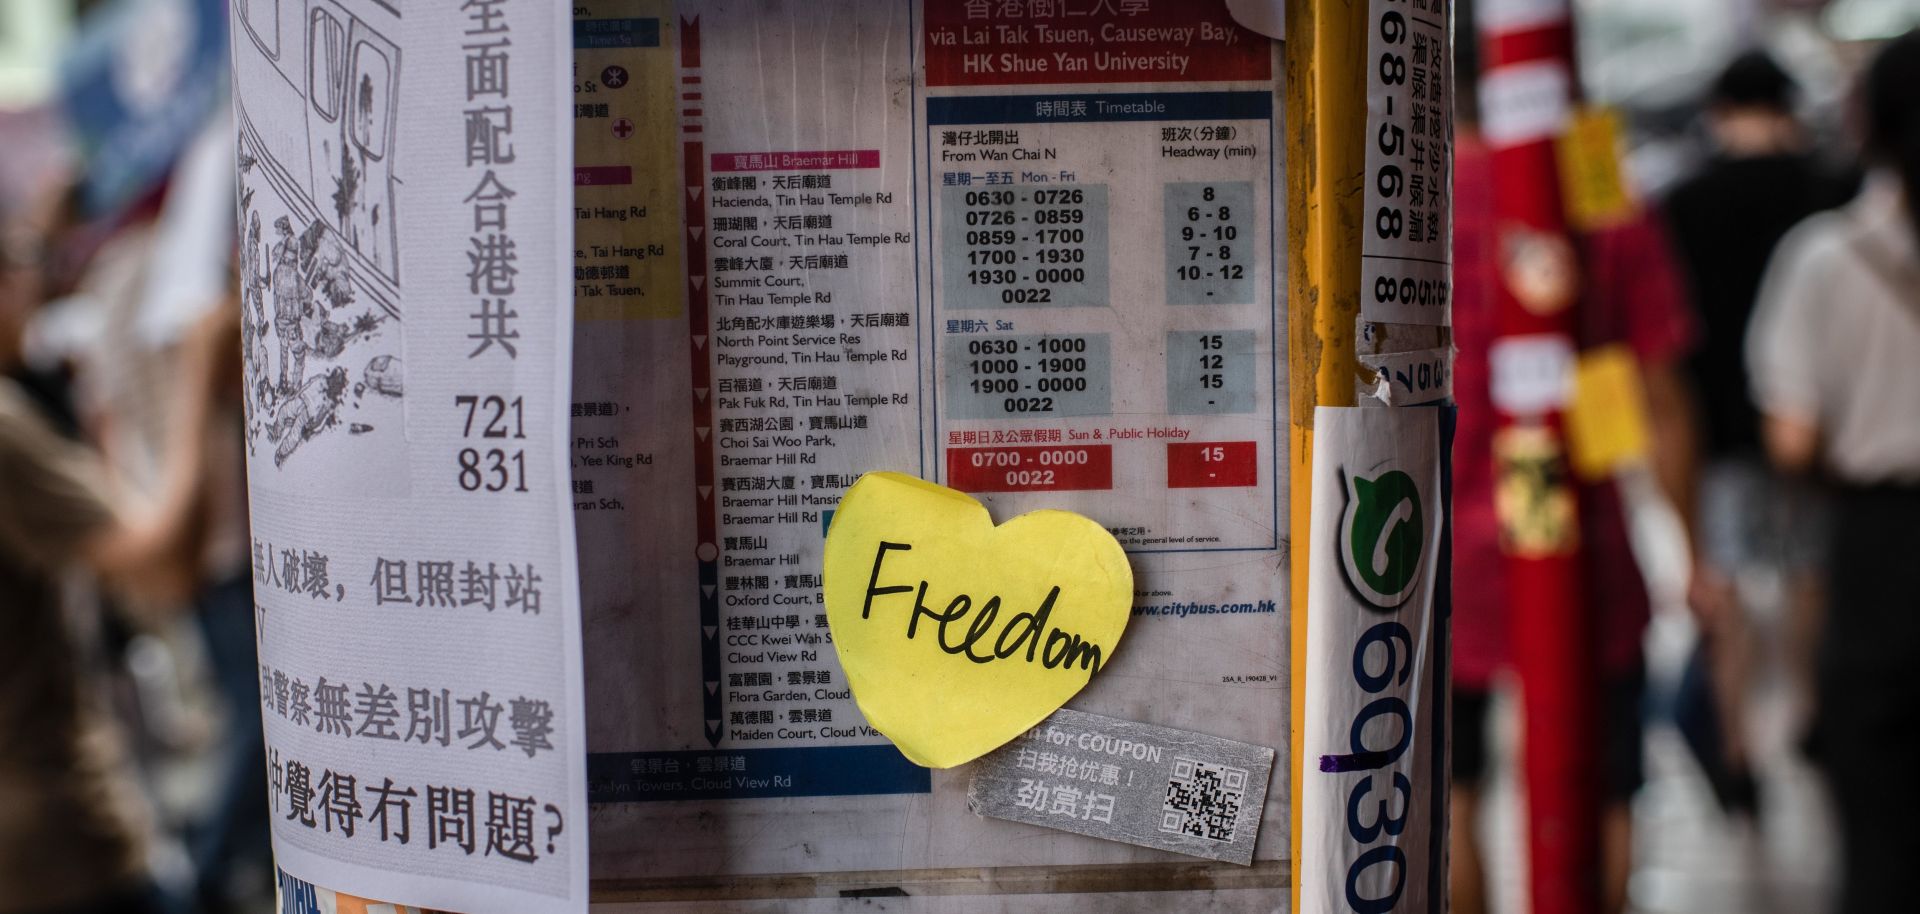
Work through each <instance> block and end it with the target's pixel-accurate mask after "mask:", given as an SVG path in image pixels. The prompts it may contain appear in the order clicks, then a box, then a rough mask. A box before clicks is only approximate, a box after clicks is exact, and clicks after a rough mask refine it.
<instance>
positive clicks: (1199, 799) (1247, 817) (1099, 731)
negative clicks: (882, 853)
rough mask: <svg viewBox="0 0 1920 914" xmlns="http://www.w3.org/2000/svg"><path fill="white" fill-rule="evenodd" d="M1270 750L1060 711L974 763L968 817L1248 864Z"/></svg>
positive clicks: (1257, 828) (1270, 766) (1270, 762)
mask: <svg viewBox="0 0 1920 914" xmlns="http://www.w3.org/2000/svg"><path fill="white" fill-rule="evenodd" d="M1273 758H1274V754H1273V750H1272V749H1268V748H1265V747H1263V746H1254V745H1250V744H1248V743H1241V742H1235V741H1233V740H1229V739H1220V738H1218V737H1212V736H1205V735H1202V734H1199V733H1190V732H1188V731H1185V730H1176V729H1173V728H1172V727H1156V726H1153V725H1151V724H1140V723H1134V722H1132V721H1126V720H1119V719H1117V718H1112V717H1102V716H1100V715H1098V714H1087V713H1085V712H1082V711H1074V710H1069V709H1065V708H1063V709H1061V710H1059V711H1056V712H1054V714H1053V716H1052V717H1049V718H1047V719H1046V720H1044V721H1041V722H1040V724H1039V725H1038V726H1035V727H1034V728H1033V729H1031V730H1028V731H1027V732H1026V733H1024V734H1022V735H1021V736H1020V737H1018V738H1017V739H1015V740H1014V741H1013V742H1011V743H1008V744H1007V745H1005V746H1002V747H1001V748H999V749H998V750H995V751H994V752H993V753H992V754H991V755H988V756H987V757H985V758H983V759H981V760H980V761H979V762H977V763H975V768H974V772H973V784H972V786H971V787H970V788H969V789H968V791H967V806H968V808H970V809H972V810H973V811H974V812H975V813H976V814H978V815H982V816H991V817H993V818H996V819H1007V820H1009V821H1013V822H1025V823H1028V824H1031V825H1044V826H1047V827H1048V828H1057V829H1060V830H1062V831H1069V832H1073V833H1075V834H1081V835H1089V836H1092V837H1095V838H1104V839H1107V840H1109V841H1122V842H1125V843H1127V844H1137V845H1140V846H1142V847H1153V848H1159V849H1161V850H1167V851H1173V852H1174V853H1179V854H1188V855H1191V856H1195V857H1206V858H1208V859H1211V860H1224V861H1227V862H1229V863H1238V864H1242V865H1248V864H1251V863H1252V862H1253V844H1254V840H1255V839H1256V838H1257V837H1258V836H1259V832H1260V810H1261V809H1262V807H1263V806H1264V804H1265V803H1266V797H1267V778H1268V776H1269V775H1271V774H1272V773H1273Z"/></svg>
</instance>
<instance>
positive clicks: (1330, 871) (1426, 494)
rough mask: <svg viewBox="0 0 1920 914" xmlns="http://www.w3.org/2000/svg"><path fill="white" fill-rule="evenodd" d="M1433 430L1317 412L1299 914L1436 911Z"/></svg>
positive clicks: (1414, 418)
mask: <svg viewBox="0 0 1920 914" xmlns="http://www.w3.org/2000/svg"><path fill="white" fill-rule="evenodd" d="M1446 415H1447V414H1446V412H1445V411H1444V410H1443V409H1441V408H1398V409H1378V408H1370V407H1346V408H1340V407H1325V406H1323V407H1320V408H1319V409H1318V410H1316V411H1315V413H1314V452H1315V453H1314V460H1313V473H1314V478H1313V509H1314V510H1313V524H1314V527H1313V539H1312V542H1311V545H1310V546H1309V548H1310V550H1311V552H1312V557H1311V559H1310V560H1311V561H1312V562H1313V567H1312V568H1311V569H1310V572H1309V576H1308V580H1309V582H1310V583H1309V585H1308V594H1307V603H1308V615H1307V671H1306V672H1307V676H1306V682H1307V688H1308V689H1309V690H1310V694H1311V695H1312V696H1313V701H1312V702H1310V703H1309V704H1308V706H1307V719H1306V721H1305V723H1304V725H1303V726H1302V728H1301V732H1302V734H1303V744H1302V745H1301V746H1299V747H1298V749H1299V751H1300V753H1301V762H1302V765H1301V767H1302V769H1303V774H1302V784H1303V786H1302V788H1301V796H1300V803H1301V819H1302V828H1301V847H1300V855H1299V858H1298V859H1299V864H1300V865H1299V867H1298V869H1297V870H1296V872H1297V877H1298V879H1299V885H1300V910H1301V911H1302V912H1311V914H1336V912H1338V914H1345V912H1352V911H1408V912H1412V911H1431V910H1434V909H1435V908H1438V907H1440V906H1442V905H1443V904H1444V899H1445V898H1446V884H1447V882H1446V879H1447V868H1446V840H1447V836H1446V832H1445V830H1444V829H1445V826H1444V823H1445V821H1446V816H1445V808H1446V790H1447V783H1448V779H1447V770H1446V765H1447V753H1446V751H1445V750H1446V746H1447V741H1446V732H1447V731H1446V719H1445V718H1446V705H1447V657H1448V648H1447V612H1446V606H1447V602H1446V597H1445V594H1446V588H1447V582H1448V578H1449V576H1448V573H1447V565H1448V563H1449V561H1450V559H1449V554H1448V549H1447V544H1446V540H1445V530H1446V529H1447V528H1446V511H1447V504H1446V489H1445V487H1444V484H1443V479H1444V478H1445V476H1444V472H1445V470H1446V468H1445V467H1443V466H1442V458H1441V456H1440V455H1441V453H1442V441H1441V435H1442V433H1443V423H1444V421H1445V418H1446Z"/></svg>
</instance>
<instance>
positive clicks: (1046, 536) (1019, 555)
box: [824, 473, 1133, 768]
mask: <svg viewBox="0 0 1920 914" xmlns="http://www.w3.org/2000/svg"><path fill="white" fill-rule="evenodd" d="M824 585H825V592H826V601H827V625H828V628H829V630H830V631H831V632H832V634H833V644H834V647H835V648H836V649H837V650H838V651H839V654H840V665H841V667H842V668H844V669H845V670H846V673H847V683H848V684H849V685H850V686H851V687H852V689H853V697H854V700H855V701H857V702H858V703H859V705H860V710H861V712H862V713H863V714H865V715H866V718H867V722H868V723H869V724H871V725H872V726H873V728H874V729H876V730H878V731H880V732H881V733H882V734H884V735H885V736H886V737H887V738H888V739H891V740H893V743H894V745H895V746H897V747H899V749H900V751H901V753H902V754H904V755H906V757H907V758H908V759H910V760H912V761H913V762H914V763H915V764H919V765H924V766H926V767H928V768H951V767H953V766H954V765H959V764H962V763H964V762H968V761H972V760H973V759H976V758H979V757H980V756H982V755H985V754H987V753H988V752H991V751H993V750H994V749H997V748H999V747H1000V746H1002V745H1004V744H1006V743H1007V742H1009V741H1010V740H1012V739H1013V738H1014V737H1016V736H1019V735H1020V734H1021V733H1024V732H1026V731H1027V730H1028V729H1030V728H1032V727H1033V726H1034V725H1035V724H1038V723H1039V722H1040V721H1042V720H1044V719H1045V718H1046V717H1047V716H1048V715H1050V714H1052V713H1053V712H1054V711H1056V710H1058V709H1059V708H1060V707H1061V706H1062V705H1064V704H1066V702H1067V700H1068V699H1070V698H1072V697H1073V696H1074V695H1075V694H1076V693H1078V692H1079V691H1080V689H1081V688H1083V687H1084V686H1086V684H1087V682H1088V681H1089V680H1090V679H1091V678H1092V677H1093V675H1094V674H1095V673H1097V672H1099V671H1100V670H1101V669H1102V668H1103V667H1105V666H1106V665H1107V664H1109V663H1112V662H1113V653H1114V649H1115V648H1116V647H1118V646H1119V644H1120V634H1121V632H1122V631H1123V630H1125V628H1126V626H1127V617H1128V615H1129V614H1130V613H1131V612H1132V605H1133V571H1132V569H1131V568H1130V567H1129V566H1128V565H1127V556H1126V553H1125V552H1124V551H1123V550H1121V548H1120V544H1119V543H1118V542H1117V541H1115V540H1114V538H1113V535H1112V534H1110V533H1108V532H1107V531H1106V529H1105V528H1103V527H1101V526H1100V525H1099V524H1097V523H1094V522H1093V521H1091V520H1089V519H1087V518H1085V517H1082V516H1080V515H1078V514H1073V513H1070V512H1067V511H1034V512H1032V513H1029V514H1022V515H1020V516H1019V517H1016V518H1014V519H1012V520H1010V521H1007V522H1006V523H1004V524H1001V525H999V526H997V527H996V526H994V524H993V518H992V517H991V516H990V515H988V513H987V509H986V506H985V505H982V504H981V503H979V502H978V501H975V500H974V499H973V498H972V497H971V496H968V495H967V494H966V493H964V492H959V491H956V490H954V489H949V488H946V487H945V486H939V485H935V484H933V483H930V482H926V481H925V480H921V479H915V478H914V477H912V476H905V475H901V474H899V473H868V474H866V475H865V476H862V477H860V479H859V481H858V482H856V483H854V485H853V487H852V488H851V489H848V490H847V494H846V496H845V497H844V498H842V499H841V500H840V506H839V508H838V509H836V510H835V512H834V516H833V525H832V528H831V529H830V530H829V531H828V533H827V547H826V559H825V581H824Z"/></svg>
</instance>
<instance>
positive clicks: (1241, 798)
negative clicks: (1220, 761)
mask: <svg viewBox="0 0 1920 914" xmlns="http://www.w3.org/2000/svg"><path fill="white" fill-rule="evenodd" d="M1246 796H1247V769H1245V768H1235V767H1233V766H1231V765H1211V764H1208V763H1206V762H1201V761H1195V760H1194V759H1190V758H1183V757H1181V756H1174V758H1173V777H1171V778H1169V779H1168V780H1167V802H1166V804H1165V805H1164V806H1162V807H1161V808H1162V809H1164V810H1165V813H1164V814H1162V815H1161V816H1160V830H1161V831H1163V832H1171V833H1173V834H1176V835H1192V836H1193V837H1196V838H1205V839H1207V840H1209V841H1232V840H1233V827H1234V823H1235V822H1237V821H1238V820H1239V818H1240V804H1241V803H1243V802H1245V800H1246Z"/></svg>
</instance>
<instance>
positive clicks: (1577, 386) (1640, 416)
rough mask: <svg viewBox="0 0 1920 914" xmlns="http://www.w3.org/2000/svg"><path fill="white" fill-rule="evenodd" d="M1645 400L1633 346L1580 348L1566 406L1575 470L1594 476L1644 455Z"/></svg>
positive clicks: (1583, 475)
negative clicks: (1570, 398)
mask: <svg viewBox="0 0 1920 914" xmlns="http://www.w3.org/2000/svg"><path fill="white" fill-rule="evenodd" d="M1646 402H1647V400H1646V391H1645V388H1643V387H1642V386H1641V383H1640V362H1639V360H1638V359H1636V358H1634V355H1633V350H1631V349H1629V348H1627V347H1626V346H1624V345H1620V344H1617V343H1616V344H1613V345H1609V346H1601V347H1599V348H1596V349H1591V350H1588V351H1587V352H1585V353H1582V354H1581V356H1580V360H1579V362H1578V363H1577V364H1575V366H1574V370H1573V402H1571V403H1569V404H1568V405H1567V411H1566V421H1567V449H1568V452H1569V454H1570V456H1571V457H1572V458H1573V472H1574V475H1576V476H1578V477H1580V478H1581V479H1584V480H1588V481H1598V480H1601V479H1606V478H1608V477H1611V476H1612V475H1613V474H1614V473H1616V472H1618V471H1619V470H1620V469H1621V468H1622V467H1625V466H1628V465H1630V464H1635V463H1639V462H1641V461H1643V460H1645V459H1646V456H1647V447H1648V440H1649V434H1648V431H1647V410H1646Z"/></svg>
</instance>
